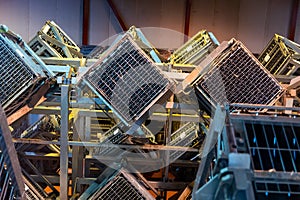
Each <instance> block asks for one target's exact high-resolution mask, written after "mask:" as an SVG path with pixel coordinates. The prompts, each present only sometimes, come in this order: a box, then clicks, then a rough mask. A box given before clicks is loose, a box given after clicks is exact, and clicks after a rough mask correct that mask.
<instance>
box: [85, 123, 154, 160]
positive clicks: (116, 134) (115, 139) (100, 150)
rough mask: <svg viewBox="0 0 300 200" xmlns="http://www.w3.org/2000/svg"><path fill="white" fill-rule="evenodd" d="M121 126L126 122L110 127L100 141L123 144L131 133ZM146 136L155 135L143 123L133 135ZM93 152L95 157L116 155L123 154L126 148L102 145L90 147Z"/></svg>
mask: <svg viewBox="0 0 300 200" xmlns="http://www.w3.org/2000/svg"><path fill="white" fill-rule="evenodd" d="M121 127H124V124H122V123H118V124H116V125H115V126H113V127H112V128H111V129H109V130H108V131H107V132H105V133H104V134H103V135H102V136H101V138H100V143H101V144H108V145H110V144H111V145H118V144H123V143H124V142H125V141H126V140H127V139H128V137H129V135H127V134H125V133H124V132H125V131H124V130H122V129H121ZM141 134H142V135H143V136H142V137H145V138H151V139H153V138H155V136H154V135H153V134H152V133H151V131H150V130H149V129H148V128H147V127H146V126H144V125H142V126H141V127H140V128H138V129H137V130H136V131H135V132H134V133H133V134H132V135H133V136H137V137H139V136H141ZM90 151H91V154H92V156H93V157H96V158H97V157H99V156H100V157H102V156H105V157H107V156H111V157H115V156H116V155H118V156H122V154H123V153H124V150H122V149H120V148H118V147H117V146H116V147H109V146H107V147H106V146H101V147H93V148H92V149H90Z"/></svg>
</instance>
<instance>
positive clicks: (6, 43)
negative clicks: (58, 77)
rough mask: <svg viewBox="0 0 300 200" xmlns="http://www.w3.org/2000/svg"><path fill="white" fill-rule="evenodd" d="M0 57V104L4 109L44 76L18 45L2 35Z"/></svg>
mask: <svg viewBox="0 0 300 200" xmlns="http://www.w3.org/2000/svg"><path fill="white" fill-rule="evenodd" d="M0 55H1V56H0V77H1V78H0V103H1V104H2V106H3V108H4V109H6V108H7V107H8V106H9V105H10V104H11V103H12V102H13V101H15V100H18V98H20V96H21V95H22V94H24V93H25V92H26V90H29V89H30V88H32V87H33V86H34V85H35V84H38V82H39V80H41V79H43V78H46V75H45V73H44V72H43V70H42V69H41V67H40V66H38V65H36V64H35V62H34V61H33V60H32V59H31V58H30V57H29V56H28V55H27V54H26V53H25V51H24V50H23V49H22V48H21V47H20V46H19V45H17V44H15V43H14V42H13V41H11V40H10V39H8V38H7V37H6V36H5V35H2V34H0Z"/></svg>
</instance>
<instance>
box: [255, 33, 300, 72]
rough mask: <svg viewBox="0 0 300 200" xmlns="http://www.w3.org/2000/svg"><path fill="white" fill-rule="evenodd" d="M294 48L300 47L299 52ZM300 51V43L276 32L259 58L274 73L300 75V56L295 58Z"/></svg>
mask: <svg viewBox="0 0 300 200" xmlns="http://www.w3.org/2000/svg"><path fill="white" fill-rule="evenodd" d="M288 43H289V44H288ZM294 49H298V52H296V51H295V50H294ZM299 52H300V48H299V45H297V44H295V43H293V42H291V41H289V40H287V39H286V38H284V37H282V36H280V35H277V34H275V35H274V37H273V38H272V39H271V41H270V42H269V43H268V45H267V46H266V47H265V49H264V50H263V51H262V52H261V54H260V55H259V57H258V60H259V61H260V62H261V63H262V64H263V66H264V67H265V68H266V69H267V70H269V71H270V72H271V73H272V74H274V75H300V71H299V69H300V68H299V66H300V65H299V62H297V60H299V58H298V59H296V58H294V56H295V55H299ZM298 57H299V56H298Z"/></svg>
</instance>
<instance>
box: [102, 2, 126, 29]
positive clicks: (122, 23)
mask: <svg viewBox="0 0 300 200" xmlns="http://www.w3.org/2000/svg"><path fill="white" fill-rule="evenodd" d="M106 1H107V3H108V5H109V7H110V8H111V10H112V11H113V13H114V15H115V17H116V18H117V21H118V22H119V24H120V26H121V28H122V31H127V30H128V28H127V26H126V25H125V22H124V20H123V18H122V17H121V15H120V13H119V12H118V9H117V7H116V5H115V4H114V2H113V1H112V0H106Z"/></svg>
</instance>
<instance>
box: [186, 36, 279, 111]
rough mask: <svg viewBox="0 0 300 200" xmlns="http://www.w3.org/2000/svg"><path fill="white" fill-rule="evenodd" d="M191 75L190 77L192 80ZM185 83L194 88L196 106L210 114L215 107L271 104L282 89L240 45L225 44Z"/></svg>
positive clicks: (232, 41) (238, 42) (238, 43)
mask: <svg viewBox="0 0 300 200" xmlns="http://www.w3.org/2000/svg"><path fill="white" fill-rule="evenodd" d="M191 76H192V77H191ZM186 79H187V80H190V79H193V81H190V83H191V84H192V85H193V86H195V88H196V94H197V95H198V97H199V99H200V100H199V103H200V104H205V103H204V102H207V103H206V104H205V106H206V109H207V110H208V111H210V110H211V109H212V106H213V107H215V105H216V104H220V105H224V104H225V103H248V104H264V105H272V104H274V103H275V102H276V101H277V100H278V99H279V98H280V96H281V95H282V94H283V91H284V89H283V87H282V86H281V85H280V83H279V82H278V81H277V80H276V79H275V78H274V77H273V75H272V74H270V73H269V72H268V71H267V70H266V69H265V68H264V67H263V66H262V65H261V64H260V62H259V61H258V60H257V59H256V58H255V57H254V55H253V54H252V53H251V52H250V51H249V50H248V49H247V48H246V47H245V46H244V45H243V44H242V43H241V42H240V41H237V40H235V39H232V40H231V41H229V42H224V43H222V45H220V46H219V47H218V48H217V49H215V51H213V52H212V53H211V55H210V56H209V57H207V58H206V59H204V60H203V62H201V63H200V65H199V66H198V67H197V68H196V69H195V70H194V72H192V73H191V74H190V75H189V76H188V77H187V78H186Z"/></svg>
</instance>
